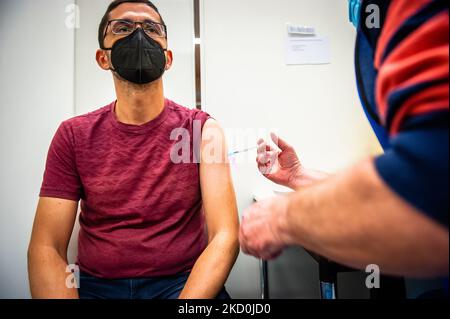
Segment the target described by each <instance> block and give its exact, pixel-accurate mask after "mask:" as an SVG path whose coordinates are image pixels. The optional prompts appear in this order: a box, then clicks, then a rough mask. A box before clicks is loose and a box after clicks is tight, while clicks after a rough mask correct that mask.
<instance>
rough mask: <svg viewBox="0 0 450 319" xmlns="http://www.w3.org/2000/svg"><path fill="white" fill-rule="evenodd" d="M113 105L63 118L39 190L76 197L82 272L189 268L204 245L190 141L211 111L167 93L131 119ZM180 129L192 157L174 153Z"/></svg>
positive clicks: (159, 272)
mask: <svg viewBox="0 0 450 319" xmlns="http://www.w3.org/2000/svg"><path fill="white" fill-rule="evenodd" d="M115 104H116V103H115V102H114V103H112V104H110V105H108V106H105V107H103V108H101V109H100V110H98V111H95V112H92V113H89V114H87V115H83V116H78V117H75V118H73V119H70V120H68V121H65V122H63V123H62V124H61V126H60V127H59V129H58V131H57V133H56V135H55V137H54V139H53V141H52V143H51V146H50V150H49V153H48V158H47V164H46V169H45V173H44V179H43V183H42V188H41V192H40V196H41V197H53V198H62V199H68V200H74V201H79V200H80V199H81V215H80V233H79V240H78V261H77V263H78V265H79V267H80V269H81V271H84V272H86V273H89V274H91V275H94V276H97V277H100V278H108V279H117V278H142V277H155V276H167V275H174V274H179V273H184V272H187V271H190V270H191V269H192V267H193V265H194V264H195V262H196V260H197V259H198V257H199V256H200V254H201V253H202V252H203V250H204V249H205V247H206V244H207V236H206V230H205V220H204V216H203V210H202V207H203V205H202V197H201V190H200V178H199V164H198V161H197V159H196V155H197V154H196V151H198V144H199V143H198V142H195V143H194V140H195V138H197V140H196V141H198V138H199V136H200V137H201V129H202V128H203V125H204V123H205V122H206V121H207V119H208V118H209V115H208V114H206V113H204V112H201V111H199V110H191V109H187V108H184V107H182V106H180V105H177V104H176V103H174V102H172V101H169V100H166V103H165V104H166V105H165V108H164V111H163V112H162V114H161V115H159V116H158V117H157V118H156V119H154V120H153V121H151V122H149V123H147V124H144V125H141V126H135V125H127V124H124V123H121V122H119V121H118V120H117V118H116V115H115V111H114V110H115ZM177 129H182V130H183V129H184V132H189V138H190V148H188V149H190V161H189V163H184V162H182V163H180V164H175V163H174V162H173V161H172V160H171V152H173V148H174V147H176V146H177V145H179V144H177V143H179V141H180V140H181V137H180V136H179V138H178V139H176V138H174V136H177V134H175V135H174V134H173V132H176V131H177ZM174 130H175V131H174ZM171 135H172V136H171ZM196 135H197V136H196ZM185 149H186V148H185Z"/></svg>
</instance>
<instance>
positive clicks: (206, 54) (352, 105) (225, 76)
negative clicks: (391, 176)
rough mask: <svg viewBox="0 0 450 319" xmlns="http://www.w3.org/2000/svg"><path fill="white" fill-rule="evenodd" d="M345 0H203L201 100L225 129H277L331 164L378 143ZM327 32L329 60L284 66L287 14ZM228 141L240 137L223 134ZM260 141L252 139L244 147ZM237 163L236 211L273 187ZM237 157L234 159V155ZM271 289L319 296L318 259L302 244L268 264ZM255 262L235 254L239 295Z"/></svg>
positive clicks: (253, 286) (312, 160) (324, 165)
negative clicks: (362, 98)
mask: <svg viewBox="0 0 450 319" xmlns="http://www.w3.org/2000/svg"><path fill="white" fill-rule="evenodd" d="M347 8H348V7H347V1H346V0H332V1H330V0H314V1H311V0H278V1H273V0H227V1H222V0H206V1H205V0H203V1H202V45H203V48H202V50H203V71H202V73H203V79H202V82H203V87H202V90H203V96H202V101H203V108H204V109H205V110H206V111H208V112H209V113H210V114H211V115H213V116H214V117H215V118H216V119H217V120H218V121H219V122H220V123H221V124H222V126H224V127H225V128H241V129H243V128H275V129H277V131H278V132H279V134H281V135H282V136H283V137H285V138H286V139H287V140H288V141H290V142H291V143H292V144H293V145H294V146H295V148H296V149H297V150H298V152H299V155H300V157H301V159H302V161H303V163H304V164H305V165H306V166H309V167H314V168H317V169H321V170H325V171H328V172H335V171H336V170H339V169H342V168H344V167H346V166H348V165H350V164H351V163H354V162H355V161H357V160H359V159H361V158H363V157H365V156H368V155H369V154H375V153H377V152H379V151H380V148H379V145H378V142H377V141H376V139H375V137H374V135H373V133H372V131H371V130H370V127H369V124H368V122H367V120H366V118H365V116H364V114H363V111H362V108H361V105H360V102H359V98H358V95H357V91H356V85H355V76H354V67H353V59H354V54H353V50H354V41H355V34H356V32H355V30H354V28H353V26H352V25H351V24H350V23H349V22H348V9H347ZM288 22H290V23H293V24H300V25H312V26H315V27H316V29H317V31H318V33H319V34H320V35H323V36H329V37H330V40H331V49H332V63H331V64H330V65H322V66H286V65H285V60H284V56H285V54H284V41H285V38H286V23H288ZM229 140H230V144H231V149H241V148H245V145H237V144H236V143H235V142H234V141H235V136H233V135H230V137H229ZM253 145H256V140H252V141H251V144H250V145H248V146H253ZM255 157H256V152H253V153H252V154H251V155H250V162H248V163H245V161H246V157H245V156H244V158H243V161H244V163H241V164H239V165H237V166H235V167H234V179H235V187H236V191H237V196H238V205H239V210H240V212H241V213H242V211H243V210H244V209H245V208H246V207H248V206H249V205H251V203H252V198H253V193H254V192H255V191H256V190H259V189H261V188H271V187H272V185H271V184H270V183H268V182H266V181H265V180H264V179H263V178H262V177H261V176H260V174H259V172H258V170H257V168H256V165H255V162H254V158H255ZM239 160H240V159H239ZM269 269H270V270H272V274H271V284H272V295H273V296H274V297H288V298H293V297H298V298H302V297H314V296H318V290H317V287H318V286H317V285H318V283H317V280H318V279H317V267H316V265H315V263H314V262H313V261H311V259H310V258H309V257H308V256H307V255H306V254H305V253H304V252H302V251H301V250H300V251H296V250H295V249H294V250H289V251H288V252H287V253H286V254H285V255H284V256H283V257H281V258H280V259H279V260H278V261H277V262H272V263H270V266H269ZM258 287H259V272H258V262H257V261H256V260H255V259H253V258H250V257H247V256H243V255H241V256H240V258H239V261H238V264H237V265H236V267H235V268H234V270H233V273H232V276H231V278H230V281H229V288H230V291H231V293H233V294H234V296H235V297H243V298H251V297H257V296H258Z"/></svg>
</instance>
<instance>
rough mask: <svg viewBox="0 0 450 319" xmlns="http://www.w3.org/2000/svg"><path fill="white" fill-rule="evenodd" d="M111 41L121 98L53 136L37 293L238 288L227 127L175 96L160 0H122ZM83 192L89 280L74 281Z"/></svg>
mask: <svg viewBox="0 0 450 319" xmlns="http://www.w3.org/2000/svg"><path fill="white" fill-rule="evenodd" d="M99 44H100V48H101V49H99V50H98V51H97V54H96V59H97V62H98V64H99V66H100V67H101V68H102V69H104V70H111V71H112V74H113V78H114V83H115V90H116V95H117V101H115V102H113V103H111V104H110V105H107V106H105V107H103V108H101V109H99V110H97V111H95V112H91V113H89V114H86V115H83V116H78V117H75V118H73V119H70V120H68V121H65V122H63V123H62V124H61V125H60V127H59V129H58V131H57V133H56V135H55V137H54V139H53V141H52V144H51V146H50V150H49V153H48V158H47V164H46V169H45V174H44V179H43V183H42V188H41V191H40V200H39V204H38V207H37V212H36V218H35V222H34V227H33V233H32V237H31V242H30V246H29V251H28V260H29V277H30V287H31V293H32V296H33V297H34V298H82V299H83V298H104V299H127V298H129V299H147V298H157V299H172V298H183V299H187V298H196V299H203V298H229V296H228V294H227V292H226V290H225V288H224V284H225V282H226V280H227V278H228V275H229V273H230V270H231V268H232V266H233V264H234V262H235V261H236V258H237V255H238V251H239V244H238V229H239V225H238V223H239V222H238V214H237V207H236V201H235V196H234V190H233V186H232V180H231V174H230V169H229V165H228V164H227V163H228V161H226V154H227V151H226V145H225V139H224V134H223V131H222V130H221V128H220V127H219V125H218V124H217V123H216V122H215V121H214V120H212V119H211V118H210V117H209V115H208V114H206V113H204V112H201V111H199V110H191V109H188V108H184V107H182V106H180V105H178V104H176V103H174V102H172V101H170V100H168V99H165V98H164V92H163V81H162V76H163V74H164V72H165V71H167V70H169V69H170V67H171V65H172V62H173V56H172V52H171V51H170V50H168V49H167V28H166V26H165V23H164V21H163V19H162V17H161V15H160V14H159V12H158V9H157V8H156V7H155V6H154V4H152V3H151V2H150V1H147V0H140V1H139V0H135V1H126V0H115V1H113V2H112V3H111V4H110V6H109V8H108V10H107V12H106V13H105V16H104V18H103V19H102V21H101V24H100V28H99ZM204 150H207V151H208V152H204ZM203 153H205V154H206V153H208V155H211V154H212V156H213V160H208V158H207V157H206V155H205V156H204V154H203ZM210 157H211V156H210ZM80 200H81V205H80V207H81V213H80V219H79V220H80V233H79V240H78V260H77V265H78V266H79V268H80V283H79V284H80V287H79V289H70V288H69V287H68V286H67V285H66V281H67V280H66V279H67V276H68V275H69V274H68V273H67V272H66V268H67V266H68V261H67V247H68V243H69V240H70V237H71V234H72V231H73V226H74V222H75V218H76V215H77V209H78V202H79V201H80Z"/></svg>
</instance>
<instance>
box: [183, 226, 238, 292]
mask: <svg viewBox="0 0 450 319" xmlns="http://www.w3.org/2000/svg"><path fill="white" fill-rule="evenodd" d="M236 238H237V237H236V236H234V235H233V236H232V235H229V234H227V233H223V234H218V235H216V236H215V237H214V238H213V239H212V241H211V242H210V244H209V245H208V247H207V248H206V249H205V251H204V252H203V254H202V255H201V256H200V257H199V259H198V260H197V262H196V263H195V266H194V268H193V270H192V272H191V275H190V276H189V279H188V282H187V283H186V286H185V288H184V290H183V291H182V293H181V295H180V299H214V298H216V297H217V295H218V294H219V293H220V291H221V290H222V288H223V287H224V284H225V282H226V280H227V278H228V276H229V274H230V271H231V268H232V267H233V265H234V263H235V261H236V258H237V256H238V254H239V243H238V241H237V239H236Z"/></svg>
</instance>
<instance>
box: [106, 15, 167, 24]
mask: <svg viewBox="0 0 450 319" xmlns="http://www.w3.org/2000/svg"><path fill="white" fill-rule="evenodd" d="M114 20H126V21H132V22H153V23H158V24H162V23H161V22H158V21H155V20H152V19H150V18H145V19H143V20H139V21H138V20H136V19H135V18H132V17H129V16H128V17H127V16H125V17H123V18H118V19H114Z"/></svg>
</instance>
